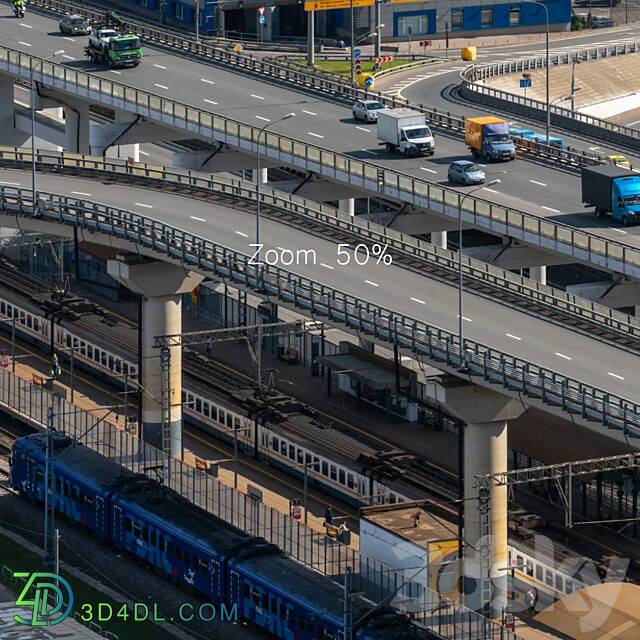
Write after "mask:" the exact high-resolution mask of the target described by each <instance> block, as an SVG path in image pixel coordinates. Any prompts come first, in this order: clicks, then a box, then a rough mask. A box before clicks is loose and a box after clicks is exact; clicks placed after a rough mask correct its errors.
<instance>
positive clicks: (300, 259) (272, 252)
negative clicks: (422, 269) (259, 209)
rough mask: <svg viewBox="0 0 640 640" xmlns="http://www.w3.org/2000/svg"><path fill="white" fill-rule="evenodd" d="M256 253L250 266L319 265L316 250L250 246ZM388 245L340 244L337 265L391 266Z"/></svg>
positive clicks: (250, 259) (337, 252)
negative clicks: (264, 264) (373, 263)
mask: <svg viewBox="0 0 640 640" xmlns="http://www.w3.org/2000/svg"><path fill="white" fill-rule="evenodd" d="M249 246H250V247H251V248H252V249H254V252H253V254H252V256H251V257H250V258H249V264H250V265H259V264H261V263H263V262H264V263H266V264H268V265H269V266H277V265H280V266H284V267H288V266H291V265H296V264H307V265H314V264H318V255H317V253H316V250H315V249H284V248H282V247H276V248H275V249H267V250H266V251H263V249H264V244H262V243H257V244H256V243H254V244H250V245H249ZM388 248H389V247H388V245H386V244H373V245H371V246H369V245H366V244H364V243H360V244H356V245H351V244H339V245H338V247H337V249H336V263H337V264H338V265H339V266H341V267H346V266H347V265H350V264H357V265H359V266H361V267H362V266H364V265H366V264H369V262H370V261H375V263H376V264H385V265H390V264H391V263H392V262H393V257H392V256H391V254H390V253H388V252H387V249H388Z"/></svg>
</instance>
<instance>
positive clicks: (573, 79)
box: [571, 59, 580, 111]
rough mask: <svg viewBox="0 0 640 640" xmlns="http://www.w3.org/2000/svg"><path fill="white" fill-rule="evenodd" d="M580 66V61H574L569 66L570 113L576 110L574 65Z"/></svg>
mask: <svg viewBox="0 0 640 640" xmlns="http://www.w3.org/2000/svg"><path fill="white" fill-rule="evenodd" d="M577 64H580V60H577V59H576V60H574V61H573V63H572V65H571V111H575V110H576V91H577V89H576V65H577Z"/></svg>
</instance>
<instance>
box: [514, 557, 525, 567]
mask: <svg viewBox="0 0 640 640" xmlns="http://www.w3.org/2000/svg"><path fill="white" fill-rule="evenodd" d="M523 565H524V560H523V558H522V556H521V555H517V556H516V567H522V566H523Z"/></svg>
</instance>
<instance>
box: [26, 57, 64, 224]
mask: <svg viewBox="0 0 640 640" xmlns="http://www.w3.org/2000/svg"><path fill="white" fill-rule="evenodd" d="M63 53H64V49H59V50H58V51H55V52H54V53H52V54H51V55H50V56H47V57H46V58H43V59H41V60H36V62H35V64H33V65H32V66H31V71H30V72H29V77H30V79H31V199H32V201H33V213H34V214H35V212H36V208H37V199H36V91H35V89H36V84H35V82H34V81H33V74H34V73H35V70H36V68H37V66H38V65H39V64H42V63H43V62H44V61H45V60H51V58H55V57H56V56H61V55H62V54H63Z"/></svg>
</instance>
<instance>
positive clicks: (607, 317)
mask: <svg viewBox="0 0 640 640" xmlns="http://www.w3.org/2000/svg"><path fill="white" fill-rule="evenodd" d="M36 163H37V170H38V171H48V172H54V173H71V174H73V175H79V174H82V175H89V176H91V177H105V174H106V177H107V178H109V179H112V180H114V179H115V180H117V179H121V180H124V181H126V184H136V183H138V182H139V183H143V184H152V185H153V186H155V188H160V189H166V188H167V186H168V185H171V186H174V187H176V188H180V189H181V191H180V192H177V193H179V194H182V195H186V193H185V192H184V188H185V187H189V188H191V189H193V193H194V194H195V195H194V197H204V198H205V199H206V198H207V197H208V196H209V195H210V194H217V195H223V196H228V195H231V196H233V197H235V198H237V199H238V200H239V201H241V202H242V203H243V207H244V208H245V209H246V208H247V207H252V206H255V199H256V191H255V187H253V186H251V184H250V183H247V182H242V181H240V180H228V179H224V178H212V177H207V176H206V175H205V174H202V173H199V172H197V171H190V170H180V169H173V168H167V167H162V166H158V165H153V164H134V165H129V164H128V163H126V161H124V160H117V159H113V160H111V159H106V158H102V157H94V156H82V155H78V154H69V153H65V152H55V151H51V152H49V151H38V152H37V155H36ZM0 166H5V167H7V166H9V167H20V168H26V169H31V150H30V149H21V148H16V147H0ZM198 194H199V195H198ZM203 194H204V195H203ZM260 198H261V202H262V204H263V213H262V215H264V216H270V215H271V216H275V217H277V218H278V220H279V221H280V222H281V223H283V224H289V225H295V226H296V227H302V228H303V229H305V231H306V232H308V233H311V234H315V235H320V236H322V237H323V238H325V239H329V240H333V241H336V242H337V241H338V240H343V239H349V240H352V241H353V242H356V243H357V242H360V241H362V240H364V239H366V240H368V241H369V242H370V243H371V244H383V245H387V246H388V247H389V248H390V249H391V253H393V254H394V262H395V264H396V265H397V266H400V267H404V268H407V269H410V270H412V271H416V272H419V273H422V274H424V275H425V276H427V277H432V278H436V279H440V280H445V281H446V282H451V276H452V275H453V276H456V274H457V273H458V254H457V252H455V251H450V250H448V249H444V248H441V247H438V246H437V245H433V244H429V243H427V242H424V241H422V240H419V239H418V238H414V237H413V236H410V235H408V234H404V233H401V232H399V231H394V230H393V229H389V228H388V227H385V226H383V225H380V224H377V223H375V222H371V221H368V220H364V219H361V218H356V217H354V216H350V215H348V214H344V213H341V212H339V211H337V210H336V209H334V208H333V207H329V206H326V205H322V204H319V203H317V202H315V201H313V200H307V199H304V198H301V197H299V196H295V195H291V194H288V193H284V192H282V191H278V190H276V189H270V188H268V187H266V186H264V187H262V188H261V191H260ZM278 212H282V213H284V214H286V215H285V216H281V215H278ZM292 216H293V217H292ZM301 221H302V222H301ZM305 221H307V222H308V224H304V222H305ZM318 224H321V225H322V226H323V227H324V232H319V231H318ZM340 232H342V233H343V235H344V236H346V237H339V235H340ZM462 266H463V276H464V278H465V287H466V288H468V289H473V290H474V291H475V292H476V293H477V294H478V295H483V296H485V297H487V298H490V299H492V300H494V301H497V302H500V303H502V304H505V305H510V306H516V307H517V308H518V309H520V310H521V311H523V312H528V313H530V314H532V315H536V316H540V317H542V318H543V319H546V320H548V321H549V322H556V323H560V324H563V325H564V326H566V325H569V326H570V327H571V328H572V329H573V330H577V331H580V332H582V333H585V334H587V335H590V336H591V337H593V338H594V339H600V340H603V341H607V342H610V343H613V344H616V345H617V346H620V347H622V348H624V349H627V350H630V351H638V350H639V349H640V320H638V319H637V318H635V317H633V316H629V315H627V314H624V313H620V312H618V311H616V310H614V309H611V308H609V307H606V306H604V305H601V304H598V303H596V302H591V301H589V300H585V299H584V298H580V297H578V296H574V295H572V294H569V293H566V292H565V291H562V290H560V289H555V288H553V287H550V286H548V285H543V284H540V283H539V282H536V281H535V280H531V279H529V278H524V277H522V276H519V275H516V274H514V273H511V272H510V271H507V270H505V269H501V268H499V267H495V266H492V265H490V264H487V263H485V262H482V261H480V260H476V259H473V258H468V257H466V256H463V265H462Z"/></svg>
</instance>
